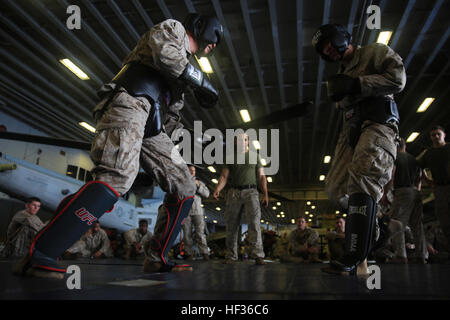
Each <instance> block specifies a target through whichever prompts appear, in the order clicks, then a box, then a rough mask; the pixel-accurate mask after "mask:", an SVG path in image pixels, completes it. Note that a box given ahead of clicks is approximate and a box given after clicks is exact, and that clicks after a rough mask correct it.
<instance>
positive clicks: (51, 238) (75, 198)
mask: <svg viewBox="0 0 450 320" xmlns="http://www.w3.org/2000/svg"><path fill="white" fill-rule="evenodd" d="M118 199H119V194H118V193H117V192H116V191H115V190H114V189H113V188H111V187H110V186H109V185H107V184H106V183H104V182H102V181H92V182H89V183H87V184H85V185H84V186H83V187H82V188H81V189H80V190H78V192H77V193H75V194H73V195H70V196H67V197H66V198H64V199H63V200H62V201H61V203H60V204H59V206H58V208H57V211H56V214H55V216H54V218H53V219H52V220H51V221H50V222H49V223H48V224H47V225H46V226H45V227H44V228H43V229H42V230H41V231H40V232H39V233H38V234H37V235H36V237H35V238H34V240H33V243H32V244H31V247H30V251H29V258H30V261H29V263H28V265H27V266H25V268H29V267H33V268H40V269H44V270H48V271H56V272H64V273H65V272H66V270H65V269H64V268H62V267H61V266H58V263H57V259H58V257H60V256H61V255H62V254H63V253H64V252H65V251H66V250H67V249H68V248H70V247H71V246H72V245H73V244H74V243H75V242H76V241H77V240H79V239H80V238H81V236H83V234H85V233H86V231H87V230H88V229H89V228H90V227H91V226H92V224H93V222H94V221H97V220H98V219H100V217H101V216H102V215H103V214H104V213H105V212H110V211H111V210H112V209H113V208H114V204H115V203H116V202H117V200H118Z"/></svg>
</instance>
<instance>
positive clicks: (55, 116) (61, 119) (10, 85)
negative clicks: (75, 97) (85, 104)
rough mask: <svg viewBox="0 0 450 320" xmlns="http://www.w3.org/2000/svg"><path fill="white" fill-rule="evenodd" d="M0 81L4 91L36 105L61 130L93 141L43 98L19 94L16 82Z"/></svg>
mask: <svg viewBox="0 0 450 320" xmlns="http://www.w3.org/2000/svg"><path fill="white" fill-rule="evenodd" d="M0 80H1V81H2V83H0V86H2V87H3V91H4V92H7V93H9V94H13V95H14V96H15V97H18V98H19V99H21V101H23V102H27V103H29V104H33V105H34V109H38V110H40V111H41V112H43V113H45V114H46V116H47V118H48V119H52V120H53V121H54V122H55V121H56V122H58V123H59V125H58V127H59V128H68V129H69V130H71V131H72V132H73V133H75V134H76V135H78V136H80V137H82V138H83V139H87V140H89V139H91V138H92V136H90V135H89V134H88V132H86V130H83V129H82V128H81V127H80V126H79V125H78V123H73V122H72V121H73V119H71V118H69V117H67V115H66V114H64V113H62V112H60V111H59V110H55V109H54V106H51V105H49V104H48V103H46V102H45V101H43V100H42V99H41V98H39V97H37V96H36V95H34V94H32V93H31V92H29V91H28V92H26V93H22V92H19V91H18V90H17V89H16V88H18V85H17V83H16V82H13V81H11V79H9V78H7V77H5V76H3V75H0Z"/></svg>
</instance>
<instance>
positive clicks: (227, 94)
mask: <svg viewBox="0 0 450 320" xmlns="http://www.w3.org/2000/svg"><path fill="white" fill-rule="evenodd" d="M209 60H210V61H211V64H212V67H213V68H214V70H215V73H216V76H217V78H218V79H219V82H220V85H221V86H222V88H223V90H224V91H225V97H226V98H227V101H228V104H229V107H230V108H231V111H232V113H233V115H234V121H235V122H236V123H238V122H239V121H241V117H240V116H239V113H238V111H237V107H236V103H235V102H234V100H233V97H232V96H231V92H230V89H229V88H228V86H227V83H226V82H225V75H224V74H223V73H222V70H221V69H220V67H219V64H218V62H217V60H216V58H215V57H214V56H211V57H210V59H209ZM228 117H229V119H232V117H231V113H230V114H229V115H228ZM231 122H233V121H231ZM225 123H226V126H227V128H228V127H230V125H229V122H228V121H226V122H225Z"/></svg>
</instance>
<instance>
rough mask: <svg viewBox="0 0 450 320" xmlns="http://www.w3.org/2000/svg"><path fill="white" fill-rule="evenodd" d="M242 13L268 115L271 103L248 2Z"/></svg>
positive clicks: (242, 2)
mask: <svg viewBox="0 0 450 320" xmlns="http://www.w3.org/2000/svg"><path fill="white" fill-rule="evenodd" d="M240 4H241V11H242V15H243V17H244V23H245V29H246V30H247V36H248V41H249V43H250V50H251V52H252V57H253V62H254V63H255V68H256V75H257V77H258V83H259V88H260V89H261V95H262V98H263V102H264V107H265V109H266V113H267V114H269V112H270V109H269V103H268V100H267V92H266V89H265V88H264V79H263V71H262V69H261V64H260V62H259V55H258V49H257V47H256V41H255V35H254V32H253V27H252V23H251V20H250V13H249V10H248V3H247V0H241V1H240Z"/></svg>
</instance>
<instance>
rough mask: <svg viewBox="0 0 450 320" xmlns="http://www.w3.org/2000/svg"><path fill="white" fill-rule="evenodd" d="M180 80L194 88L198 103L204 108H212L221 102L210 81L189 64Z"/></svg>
mask: <svg viewBox="0 0 450 320" xmlns="http://www.w3.org/2000/svg"><path fill="white" fill-rule="evenodd" d="M180 80H182V81H183V82H184V83H186V84H187V85H189V86H190V87H192V89H193V90H194V95H195V98H196V99H197V102H198V103H199V104H200V105H201V106H202V107H203V108H212V107H214V106H215V105H216V103H217V101H218V100H219V95H218V93H217V90H216V88H214V86H213V85H212V83H211V82H210V81H209V79H208V78H207V77H206V76H205V75H204V74H203V72H201V71H200V70H198V69H197V68H195V67H194V66H193V65H192V64H190V63H188V65H187V66H186V69H185V70H184V71H183V73H182V74H181V76H180Z"/></svg>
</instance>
